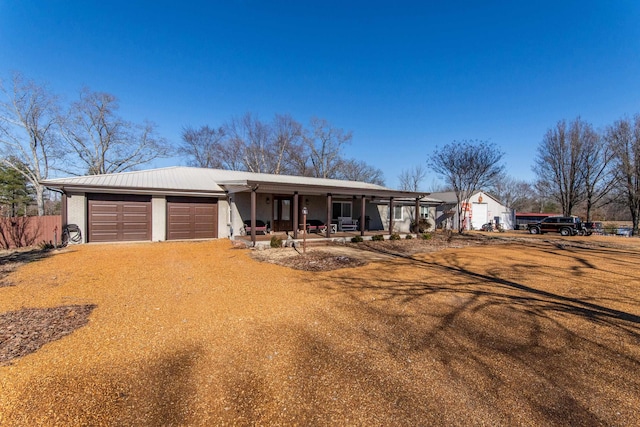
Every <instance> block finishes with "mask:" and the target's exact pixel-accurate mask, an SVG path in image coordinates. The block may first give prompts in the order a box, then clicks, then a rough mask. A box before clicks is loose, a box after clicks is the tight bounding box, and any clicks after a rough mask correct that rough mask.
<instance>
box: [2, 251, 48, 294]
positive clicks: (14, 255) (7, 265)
mask: <svg viewBox="0 0 640 427" xmlns="http://www.w3.org/2000/svg"><path fill="white" fill-rule="evenodd" d="M53 254H55V252H54V251H50V250H42V249H29V250H11V251H2V252H0V288H2V287H4V286H13V283H11V282H7V281H6V276H7V275H8V274H9V273H11V272H12V271H15V269H16V268H18V267H20V266H21V265H24V264H27V263H30V262H35V261H40V260H42V259H44V258H48V257H50V256H51V255H53Z"/></svg>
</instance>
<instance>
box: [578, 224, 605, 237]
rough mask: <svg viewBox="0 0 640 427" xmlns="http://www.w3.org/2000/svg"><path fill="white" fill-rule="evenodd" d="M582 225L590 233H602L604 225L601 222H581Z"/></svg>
mask: <svg viewBox="0 0 640 427" xmlns="http://www.w3.org/2000/svg"><path fill="white" fill-rule="evenodd" d="M582 226H583V227H584V229H585V230H590V231H591V234H604V226H603V225H602V223H601V222H594V221H589V222H583V223H582Z"/></svg>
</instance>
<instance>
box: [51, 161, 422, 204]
mask: <svg viewBox="0 0 640 427" xmlns="http://www.w3.org/2000/svg"><path fill="white" fill-rule="evenodd" d="M42 184H44V185H45V186H47V187H50V188H58V189H61V190H76V191H87V192H91V191H96V192H106V191H109V192H120V193H122V192H133V193H162V194H190V195H224V194H225V192H230V193H233V192H241V191H249V190H250V189H252V188H255V189H256V190H257V191H258V192H265V193H266V192H278V191H282V192H293V191H304V192H305V194H323V193H327V192H329V193H330V192H332V191H333V192H336V193H339V194H349V195H366V196H378V197H382V196H387V197H389V196H391V197H420V196H424V195H426V194H425V193H415V192H406V191H399V190H393V189H390V188H386V187H383V186H380V185H376V184H369V183H366V182H360V181H344V180H337V179H324V178H311V177H302V176H291V175H272V174H264V173H253V172H243V171H230V170H222V169H205V168H193V167H184V166H173V167H167V168H159V169H150V170H143V171H134V172H121V173H114V174H106V175H88V176H79V177H70V178H58V179H49V180H44V181H42Z"/></svg>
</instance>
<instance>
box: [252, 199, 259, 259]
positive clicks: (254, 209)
mask: <svg viewBox="0 0 640 427" xmlns="http://www.w3.org/2000/svg"><path fill="white" fill-rule="evenodd" d="M257 189H258V187H255V188H252V189H251V243H252V245H253V246H254V247H255V245H256V190H257Z"/></svg>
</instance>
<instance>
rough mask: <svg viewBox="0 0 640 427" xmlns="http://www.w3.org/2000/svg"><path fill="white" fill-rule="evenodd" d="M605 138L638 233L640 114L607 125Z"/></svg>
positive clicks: (639, 218)
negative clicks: (631, 118)
mask: <svg viewBox="0 0 640 427" xmlns="http://www.w3.org/2000/svg"><path fill="white" fill-rule="evenodd" d="M605 139H606V141H607V143H608V145H609V148H610V149H611V151H612V154H613V162H614V167H615V171H616V173H617V174H618V177H619V179H620V181H619V182H620V184H621V186H622V187H623V188H624V194H625V199H626V205H627V207H628V208H629V212H630V213H631V220H632V221H633V234H634V235H638V223H639V221H640V115H636V116H634V118H633V120H630V119H627V118H624V119H621V120H618V121H616V122H615V123H614V124H613V125H612V126H609V127H608V128H607V130H606V133H605Z"/></svg>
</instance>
